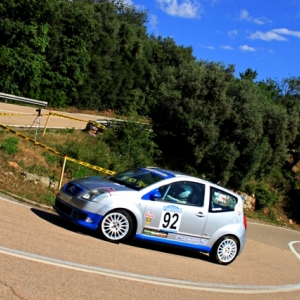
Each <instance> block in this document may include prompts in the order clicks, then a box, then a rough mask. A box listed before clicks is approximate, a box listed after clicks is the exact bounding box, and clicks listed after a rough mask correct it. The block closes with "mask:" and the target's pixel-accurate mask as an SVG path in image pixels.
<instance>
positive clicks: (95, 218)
mask: <svg viewBox="0 0 300 300" xmlns="http://www.w3.org/2000/svg"><path fill="white" fill-rule="evenodd" d="M53 208H54V209H55V210H56V211H57V213H58V214H59V215H60V216H61V217H62V218H64V219H66V220H67V221H69V222H71V223H73V224H75V225H77V226H80V227H84V228H88V229H92V230H97V229H98V226H99V224H100V222H101V220H102V218H103V216H101V215H98V214H95V213H91V212H88V211H85V210H81V209H78V208H76V207H73V206H71V205H69V204H67V203H65V202H64V201H62V200H61V199H59V198H58V197H56V199H55V204H54V206H53Z"/></svg>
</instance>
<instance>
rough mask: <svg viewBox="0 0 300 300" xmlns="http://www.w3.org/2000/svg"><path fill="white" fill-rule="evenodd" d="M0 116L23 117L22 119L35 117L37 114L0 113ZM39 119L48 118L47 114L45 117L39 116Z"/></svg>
mask: <svg viewBox="0 0 300 300" xmlns="http://www.w3.org/2000/svg"><path fill="white" fill-rule="evenodd" d="M0 116H23V117H27V116H37V114H11V113H0ZM40 116H41V117H44V116H49V114H46V115H40Z"/></svg>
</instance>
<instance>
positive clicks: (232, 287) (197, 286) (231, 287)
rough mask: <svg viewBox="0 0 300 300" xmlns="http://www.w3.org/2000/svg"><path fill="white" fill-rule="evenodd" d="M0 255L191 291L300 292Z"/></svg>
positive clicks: (38, 257)
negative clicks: (186, 279)
mask: <svg viewBox="0 0 300 300" xmlns="http://www.w3.org/2000/svg"><path fill="white" fill-rule="evenodd" d="M0 253H2V254H5V255H10V256H14V257H17V258H22V259H27V260H31V261H35V262H39V263H44V264H48V265H52V266H55V267H61V268H66V269H70V270H74V271H80V272H85V273H92V274H98V275H102V276H109V277H113V278H118V279H123V280H130V281H136V282H143V283H148V284H154V285H161V286H168V287H176V288H183V289H190V290H201V291H210V292H222V293H236V294H267V293H282V292H292V291H298V290H300V283H297V284H290V285H280V286H256V285H237V284H217V283H206V282H193V281H185V280H178V279H167V278H162V277H155V276H147V275H141V274H135V273H130V272H122V271H115V270H110V269H105V268H99V267H93V266H88V265H83V264H77V263H72V262H68V261H63V260H59V259H54V258H50V257H46V256H41V255H36V254H31V253H27V252H23V251H18V250H14V249H9V248H5V247H1V246H0Z"/></svg>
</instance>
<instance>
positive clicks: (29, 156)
mask: <svg viewBox="0 0 300 300" xmlns="http://www.w3.org/2000/svg"><path fill="white" fill-rule="evenodd" d="M23 134H25V135H28V136H29V137H31V138H33V139H34V136H33V133H30V132H27V133H25V132H24V133H23ZM78 135H79V136H81V135H83V133H81V132H79V133H78V134H75V135H74V136H73V135H72V139H74V140H77V141H78ZM9 137H14V138H16V139H18V144H17V147H18V152H17V153H16V154H13V155H12V154H8V153H7V152H6V151H4V150H3V149H0V169H1V171H0V190H1V191H3V192H8V193H12V194H14V195H18V196H19V197H21V198H26V199H28V200H32V201H35V202H38V203H41V204H46V205H52V204H53V203H54V199H55V193H56V192H57V191H56V190H54V189H51V188H50V187H44V186H42V185H41V184H39V183H38V184H35V183H33V182H29V181H25V180H24V177H23V176H21V172H22V171H24V172H28V173H33V174H37V175H40V176H46V177H50V178H51V179H54V180H56V181H59V178H60V173H61V165H62V158H61V157H59V156H56V155H54V154H52V153H51V152H48V151H46V150H45V149H43V148H41V147H38V146H35V145H34V144H33V143H31V142H28V141H26V140H24V139H22V138H18V137H16V136H15V135H14V134H12V133H9V132H6V131H3V130H1V131H0V145H2V143H3V141H4V140H6V139H7V138H9ZM69 140H70V135H69V134H68V133H67V132H64V131H51V132H47V133H46V135H45V137H44V138H42V137H41V136H39V135H38V141H39V142H40V143H42V144H45V145H47V146H48V147H51V148H54V149H55V147H56V146H57V145H61V144H64V143H66V141H69ZM68 180H70V175H69V174H68V173H66V174H65V176H64V180H63V183H65V182H67V181H68Z"/></svg>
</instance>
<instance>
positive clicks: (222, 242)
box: [211, 235, 239, 265]
mask: <svg viewBox="0 0 300 300" xmlns="http://www.w3.org/2000/svg"><path fill="white" fill-rule="evenodd" d="M238 252H239V243H238V241H237V239H236V238H235V237H233V236H230V235H228V236H223V237H222V238H220V239H219V240H218V241H217V242H216V243H215V245H214V247H213V250H212V252H211V258H212V259H213V260H214V261H215V262H216V263H218V264H221V265H228V264H230V263H232V262H233V261H234V260H235V259H236V257H237V255H238Z"/></svg>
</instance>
